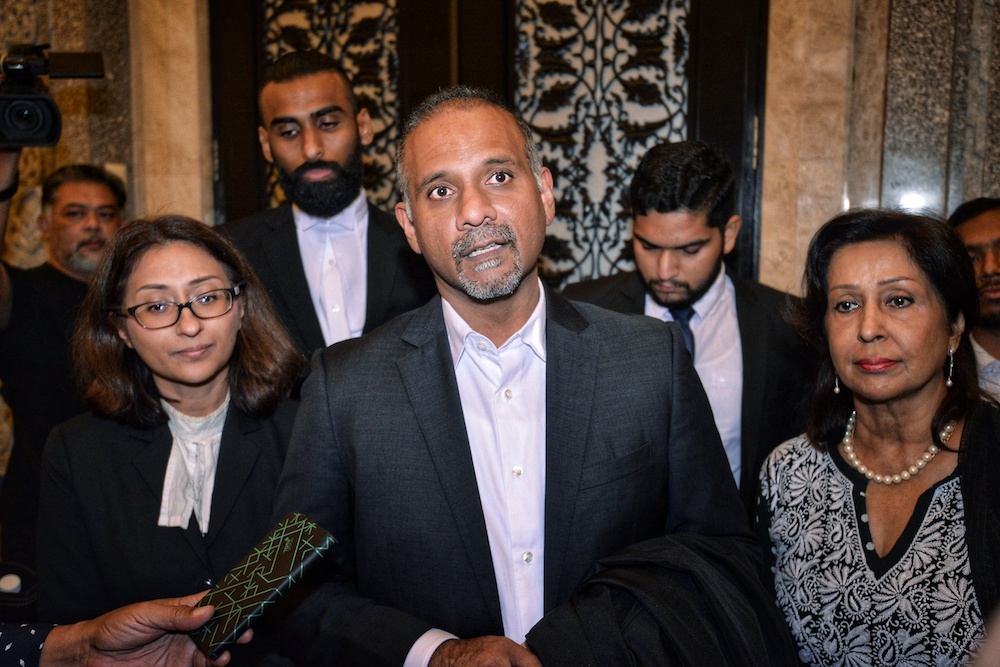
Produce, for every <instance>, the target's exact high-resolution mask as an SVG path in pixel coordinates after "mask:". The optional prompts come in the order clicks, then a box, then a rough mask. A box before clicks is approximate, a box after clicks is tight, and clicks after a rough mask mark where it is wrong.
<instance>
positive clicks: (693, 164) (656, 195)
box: [629, 141, 736, 229]
mask: <svg viewBox="0 0 1000 667" xmlns="http://www.w3.org/2000/svg"><path fill="white" fill-rule="evenodd" d="M629 207H630V208H631V210H632V215H633V216H636V215H646V214H647V213H649V212H650V211H655V212H657V213H673V212H674V211H689V212H691V213H705V214H707V216H708V226H709V227H715V228H718V229H722V228H724V227H725V226H726V222H728V221H729V218H731V217H732V216H733V212H734V211H735V210H736V181H735V179H734V177H733V170H732V167H730V166H729V160H727V159H726V156H725V154H724V153H723V152H722V151H721V150H719V149H718V148H716V147H715V146H710V145H708V144H706V143H704V142H702V141H679V142H676V143H666V144H657V145H656V146H653V147H652V148H650V149H649V150H648V151H646V154H645V155H644V156H643V157H642V160H641V161H640V162H639V167H638V168H637V169H636V172H635V175H634V176H633V177H632V185H631V187H630V188H629Z"/></svg>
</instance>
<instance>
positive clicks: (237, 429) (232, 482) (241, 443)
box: [205, 404, 261, 546]
mask: <svg viewBox="0 0 1000 667" xmlns="http://www.w3.org/2000/svg"><path fill="white" fill-rule="evenodd" d="M259 431H260V424H259V422H257V420H255V419H253V418H252V417H249V416H247V415H245V414H243V413H242V412H240V411H239V410H238V409H237V408H236V406H234V405H233V404H230V405H229V412H228V414H227V415H226V424H225V426H224V427H223V430H222V443H221V445H220V448H219V462H218V465H217V466H216V469H215V487H214V490H213V491H212V519H211V521H210V522H209V526H208V535H207V537H206V540H205V543H206V545H208V546H211V544H212V542H213V541H214V540H215V538H216V536H218V534H219V532H220V531H221V529H222V526H223V525H225V523H226V521H227V519H228V518H229V513H230V512H231V511H232V509H233V506H234V505H235V504H236V501H237V500H238V499H239V496H240V492H241V491H242V490H243V487H244V486H245V485H246V483H247V479H249V477H250V473H251V472H252V471H253V468H254V465H255V464H256V463H257V458H258V456H259V455H260V448H261V443H260V440H259V439H258V435H259Z"/></svg>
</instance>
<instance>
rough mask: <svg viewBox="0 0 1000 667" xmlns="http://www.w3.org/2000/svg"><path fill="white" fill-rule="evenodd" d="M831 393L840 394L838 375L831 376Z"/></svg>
mask: <svg viewBox="0 0 1000 667" xmlns="http://www.w3.org/2000/svg"><path fill="white" fill-rule="evenodd" d="M948 386H951V385H948ZM833 393H835V394H839V393H840V376H839V375H834V376H833Z"/></svg>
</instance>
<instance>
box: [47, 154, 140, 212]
mask: <svg viewBox="0 0 1000 667" xmlns="http://www.w3.org/2000/svg"><path fill="white" fill-rule="evenodd" d="M66 183H99V184H100V185H103V186H105V187H106V188H107V189H108V190H111V194H112V195H113V196H114V198H115V204H117V206H118V210H119V211H121V210H122V209H124V208H125V199H126V193H125V184H124V183H122V179H120V178H118V177H117V176H115V175H114V174H112V173H111V172H109V171H107V170H105V169H101V168H100V167H98V166H96V165H92V164H68V165H66V166H65V167H60V168H59V169H56V170H55V171H54V172H52V173H51V174H49V175H48V176H46V177H45V180H44V181H42V206H52V204H54V203H55V201H56V191H57V190H58V189H59V188H60V187H61V186H63V185H65V184H66Z"/></svg>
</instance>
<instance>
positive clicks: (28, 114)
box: [4, 101, 45, 134]
mask: <svg viewBox="0 0 1000 667" xmlns="http://www.w3.org/2000/svg"><path fill="white" fill-rule="evenodd" d="M4 120H5V121H6V123H5V124H6V125H7V126H8V127H9V128H11V129H12V130H14V131H16V132H18V133H24V134H34V133H35V132H38V131H39V130H40V129H42V125H43V123H44V120H45V114H44V113H43V112H42V110H41V109H39V108H38V105H36V104H35V103H33V102H28V101H17V102H14V103H13V104H11V105H10V106H9V107H7V112H6V113H5V114H4Z"/></svg>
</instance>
